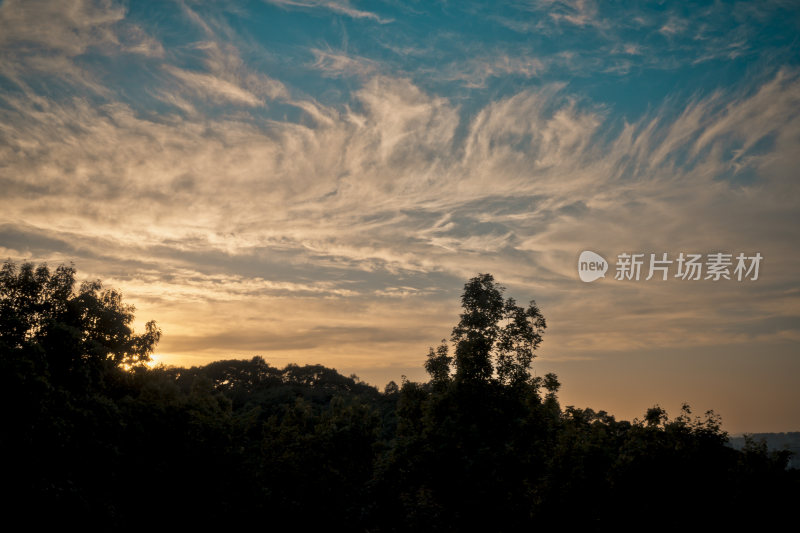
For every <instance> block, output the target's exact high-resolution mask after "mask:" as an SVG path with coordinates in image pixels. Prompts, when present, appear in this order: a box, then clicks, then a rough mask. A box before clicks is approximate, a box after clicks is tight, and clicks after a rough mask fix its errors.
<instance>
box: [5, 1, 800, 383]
mask: <svg viewBox="0 0 800 533" xmlns="http://www.w3.org/2000/svg"><path fill="white" fill-rule="evenodd" d="M265 5H266V7H265ZM65 6H66V5H65V4H57V3H53V4H51V3H40V2H29V3H18V2H5V3H3V4H0V27H2V28H3V29H7V30H8V31H6V32H2V31H0V48H2V52H3V54H2V55H1V56H0V57H2V58H3V59H0V190H2V196H0V206H1V207H2V209H0V255H3V256H5V257H11V258H19V259H33V260H47V261H50V262H51V264H52V263H55V262H60V261H70V260H74V261H76V264H77V267H78V270H79V272H80V273H85V274H86V275H87V276H90V277H99V278H102V279H104V280H106V281H107V282H108V283H109V284H111V285H114V286H117V287H120V288H121V289H122V290H123V292H124V293H125V294H126V295H127V296H128V298H130V299H131V301H134V302H135V303H137V304H138V305H139V307H140V314H141V315H142V316H141V318H142V319H143V320H144V319H148V318H156V319H157V320H158V321H159V323H160V324H161V325H162V327H163V328H164V330H165V337H164V341H163V343H162V356H163V357H164V360H166V361H167V362H175V363H188V364H196V363H198V362H201V361H202V358H204V357H207V358H211V357H215V358H220V357H227V356H231V355H234V356H237V357H240V356H241V357H249V356H252V355H254V354H256V353H268V354H269V358H270V360H271V361H278V362H283V363H287V362H323V363H325V364H330V365H334V366H337V365H338V366H341V365H345V366H344V367H345V368H347V369H359V371H365V372H366V374H365V375H367V376H369V377H370V379H375V380H378V381H380V380H383V381H386V380H388V378H387V375H388V374H387V373H390V372H399V371H402V372H404V373H409V372H417V374H411V373H409V374H408V375H411V376H412V377H414V376H421V372H422V371H421V370H419V368H420V362H421V359H422V358H423V357H424V354H425V351H426V348H427V346H428V345H430V344H432V343H435V342H437V341H438V340H439V339H440V338H441V337H442V336H446V335H447V333H448V331H449V328H450V327H452V324H453V322H454V320H456V319H457V296H458V294H457V293H458V289H459V288H460V287H461V285H462V284H463V282H464V280H465V279H467V278H469V277H471V276H473V275H475V274H476V273H477V272H492V273H493V274H494V275H495V276H496V277H497V279H498V280H500V281H501V282H502V283H504V284H506V285H507V286H509V287H510V293H513V294H514V295H515V296H517V295H519V296H522V297H523V298H527V297H528V296H535V297H536V299H537V301H538V302H539V303H540V304H542V305H543V308H544V311H545V314H546V316H547V317H548V322H549V324H551V327H550V329H549V331H548V338H547V342H546V344H545V345H544V351H543V352H542V354H543V355H544V359H545V360H546V361H549V362H550V363H552V364H556V365H557V364H560V363H559V362H567V361H580V362H581V364H589V363H587V361H592V360H593V359H596V358H598V357H606V356H608V354H610V353H634V352H640V351H641V352H647V351H648V350H650V351H652V350H671V349H674V350H681V351H687V350H688V351H691V350H695V352H691V353H700V352H702V351H703V350H710V351H714V350H716V351H720V350H721V349H722V348H720V347H721V346H727V345H726V344H725V343H730V342H735V343H736V345H737V346H746V345H748V346H749V345H750V344H752V343H756V342H758V343H764V345H769V346H773V347H776V350H778V353H783V354H785V353H788V352H787V351H786V348H785V347H786V346H791V345H792V344H791V343H796V342H797V339H798V333H797V328H796V326H795V324H796V321H795V318H796V315H797V311H796V310H797V308H798V305H800V304H799V303H798V298H800V293H798V291H797V289H796V283H795V281H794V279H795V277H796V276H795V272H794V269H795V266H796V262H797V252H796V251H795V250H794V243H795V242H797V241H798V240H800V235H798V230H797V228H798V227H800V224H798V211H799V210H800V206H799V205H798V202H797V198H798V192H800V191H798V184H797V180H796V179H795V174H796V168H797V167H798V163H800V160H798V156H797V154H798V153H800V150H798V146H800V117H799V116H798V111H797V110H798V109H800V102H799V101H798V94H800V74H798V72H799V71H798V68H799V67H798V66H797V65H796V64H794V63H792V61H791V60H790V59H789V58H790V56H791V54H789V53H788V52H787V51H791V49H792V46H791V42H790V43H789V44H787V40H786V39H787V37H786V35H787V33H786V32H783V33H781V32H769V31H767V30H765V29H764V27H762V26H760V25H759V24H762V22H763V20H768V21H771V22H770V24H772V25H773V26H774V25H776V24H778V25H780V24H784V26H781V28H784V29H785V24H789V22H785V21H784V19H785V18H786V17H783V15H784V14H785V9H786V8H785V6H781V5H780V4H779V3H775V4H769V5H767V6H765V7H764V8H761V9H756V10H755V11H754V12H753V11H752V9H753V8H748V9H750V11H748V9H745V8H743V7H742V6H735V7H734V8H733V9H730V10H726V9H723V8H722V7H720V6H718V5H711V6H705V7H704V8H703V9H702V10H694V11H693V12H692V14H693V15H694V16H692V17H688V16H686V13H685V12H684V11H683V10H682V9H681V8H680V6H678V5H673V4H670V5H667V6H665V8H664V9H663V10H661V11H658V10H650V9H649V8H634V7H624V9H621V10H620V9H619V8H618V7H614V6H610V5H609V4H602V3H592V2H533V3H515V4H513V5H510V6H501V7H497V8H492V9H491V10H490V12H489V13H488V15H491V16H487V17H479V16H477V15H476V13H478V14H487V13H484V11H485V10H486V9H487V8H486V7H485V6H484V5H482V4H477V5H472V4H466V5H465V6H462V5H461V4H459V5H448V6H445V7H442V8H441V9H439V8H438V7H436V8H435V7H430V6H419V9H416V10H410V9H395V8H394V6H390V7H387V6H386V5H383V4H374V5H372V6H371V7H370V9H372V10H373V11H374V12H373V11H369V12H368V11H363V10H361V9H360V7H363V5H362V4H350V3H343V2H311V1H308V2H294V1H292V2H287V1H275V2H267V3H265V4H257V3H256V4H252V5H248V6H236V7H230V6H227V7H225V8H224V9H223V8H220V6H217V5H211V4H197V3H181V4H178V6H177V7H178V9H174V8H175V6H174V5H172V4H170V5H168V6H167V7H163V6H162V7H161V8H155V7H153V10H155V11H157V13H156V14H155V15H153V14H152V13H150V10H141V9H138V8H139V7H140V5H139V4H130V5H129V6H127V9H123V8H122V7H120V6H119V4H117V3H111V2H107V3H104V2H95V3H89V2H80V3H77V4H75V7H73V8H70V9H68V8H67V7H65ZM274 6H278V7H280V8H281V9H278V10H276V9H274ZM440 7H441V6H440ZM162 8H163V11H159V9H162ZM390 8H391V9H390ZM259 9H260V10H262V11H263V12H262V11H259ZM288 11H291V13H290V14H289V13H288ZM320 13H323V14H326V15H330V14H334V15H335V14H338V15H343V16H342V17H321V16H319V14H320ZM389 13H391V16H390V15H389ZM42 15H48V16H47V17H44V19H42V20H43V22H41V28H44V29H41V28H37V27H35V26H36V25H35V23H34V22H35V21H37V20H39V18H40V17H41V16H42ZM289 15H291V16H290V17H289ZM756 15H757V16H756ZM284 16H286V17H288V18H291V19H293V20H294V19H295V18H302V20H303V21H304V22H305V23H306V24H302V25H295V26H293V27H292V28H291V31H285V30H286V29H285V28H283V27H282V24H283V23H284V19H283V18H282V17H284ZM759 17H761V18H759ZM390 18H393V19H396V20H394V22H393V23H392V24H391V25H383V24H380V25H379V24H375V23H376V22H387V21H388V20H389V19H390ZM776 20H777V22H776ZM789 20H790V19H789ZM167 21H168V22H167ZM759 21H762V22H759ZM779 23H780V24H779ZM48 24H50V25H52V26H53V28H52V31H49V32H47V31H46V27H47V25H48ZM764 24H766V23H764ZM169 25H172V26H170V27H169V30H170V31H167V26H169ZM16 26H19V28H17V27H16ZM467 27H469V28H470V30H469V31H466V30H464V28H467ZM666 27H671V28H673V29H674V31H672V30H670V31H659V30H661V29H664V28H666ZM498 28H499V29H498ZM506 28H510V29H506ZM773 33H774V34H775V35H774V36H773V35H772V34H773ZM792 38H793V37H792ZM759 40H761V41H765V42H768V43H769V44H768V46H767V48H766V51H764V50H763V49H762V48H759V46H762V47H763V46H764V45H757V43H756V41H759ZM759 42H760V41H759ZM759 54H760V55H759ZM754 58H761V61H760V62H757V63H753V61H754ZM698 62H700V63H698ZM734 67H736V68H740V70H739V71H737V70H734ZM694 69H697V70H694ZM701 70H702V72H701ZM706 72H709V73H713V74H714V75H713V76H712V75H711V74H708V75H706V74H705V73H706ZM742 72H745V73H746V74H747V75H746V76H745V75H741V74H742ZM717 74H718V75H719V76H720V77H719V78H717V77H716V76H717ZM712 78H713V81H709V80H712ZM723 78H724V79H725V80H734V81H731V82H730V83H728V82H727V81H726V82H724V83H723V82H722V81H719V80H720V79H723ZM587 248H590V249H594V250H595V251H597V252H599V253H602V254H605V255H606V256H609V257H611V256H613V254H615V253H620V252H625V251H627V252H634V251H635V252H662V251H665V252H669V253H673V254H674V253H678V252H680V251H695V252H700V253H707V252H713V251H716V250H717V249H720V250H730V251H743V252H748V253H750V252H754V251H760V252H761V253H762V254H763V255H764V256H765V257H767V258H768V259H767V262H765V265H764V267H765V269H767V270H765V271H764V276H763V279H762V280H760V281H759V282H758V283H754V284H750V285H746V284H739V285H736V284H733V285H727V286H725V287H724V288H721V286H720V285H717V284H713V283H710V282H709V283H706V284H702V285H701V284H696V285H687V284H683V285H681V284H680V283H679V282H664V283H663V284H660V285H659V284H657V283H654V282H653V283H644V282H642V283H640V284H638V285H637V284H634V283H628V284H626V283H622V282H619V283H616V284H615V283H614V282H613V281H611V282H609V283H603V282H599V283H597V284H593V285H591V286H587V285H583V284H581V283H580V282H579V281H577V280H576V276H575V275H574V274H575V273H574V269H575V261H576V259H577V254H578V253H579V252H580V250H583V249H587ZM607 281H608V280H607ZM743 309H747V310H749V311H748V312H743ZM287 310H288V311H287ZM196 324H203V325H204V326H203V328H197V327H196V326H195V325H196ZM766 331H768V332H769V333H768V334H767V333H765V332H766ZM426 339H427V340H426ZM781 343H783V344H781ZM781 350H783V351H781ZM647 353H650V352H647ZM687 353H689V352H687ZM598 354H605V355H598ZM376 369H377V370H376ZM409 369H412V370H409ZM413 369H416V370H413ZM384 378H386V379H384ZM396 378H397V376H396V375H392V378H391V379H396Z"/></svg>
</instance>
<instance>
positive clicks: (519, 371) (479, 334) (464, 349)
mask: <svg viewBox="0 0 800 533" xmlns="http://www.w3.org/2000/svg"><path fill="white" fill-rule="evenodd" d="M504 291H505V287H503V286H502V285H499V284H497V283H496V282H495V281H494V277H493V276H492V275H491V274H479V275H478V276H476V277H474V278H472V279H470V280H469V281H468V282H467V283H466V284H465V285H464V292H463V293H462V295H461V306H462V309H463V312H462V313H461V317H460V320H459V322H458V324H457V325H456V326H455V327H454V328H453V332H452V336H451V341H452V342H453V343H454V344H455V357H454V358H453V359H452V360H451V358H450V357H449V356H448V355H447V349H446V346H445V345H444V344H442V345H441V346H440V347H439V348H438V349H437V350H436V352H434V351H433V349H431V352H430V354H429V356H428V361H427V362H426V365H425V368H426V370H427V371H428V373H429V374H430V375H431V377H432V378H433V380H434V382H436V383H442V382H443V381H445V380H446V378H447V376H448V375H449V366H450V364H451V361H452V363H454V364H455V377H454V378H455V379H456V380H457V381H460V382H487V381H490V380H492V379H494V380H497V381H498V382H499V383H502V384H506V385H513V384H521V383H525V382H527V381H528V380H529V379H530V365H531V361H532V360H533V358H534V351H535V350H536V348H537V347H538V346H539V344H541V342H542V334H543V333H544V330H545V328H546V327H547V324H546V322H545V319H544V317H543V316H542V313H541V312H540V310H539V308H538V307H537V306H536V302H535V301H533V300H531V302H530V304H529V305H528V307H527V308H523V307H520V306H518V305H517V303H516V301H515V300H514V299H513V298H507V299H504V298H503V292H504Z"/></svg>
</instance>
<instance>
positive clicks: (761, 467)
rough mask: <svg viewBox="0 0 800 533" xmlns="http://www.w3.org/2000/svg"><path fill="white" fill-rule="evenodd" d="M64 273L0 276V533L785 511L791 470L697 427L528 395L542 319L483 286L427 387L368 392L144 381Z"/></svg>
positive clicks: (116, 326) (133, 354)
mask: <svg viewBox="0 0 800 533" xmlns="http://www.w3.org/2000/svg"><path fill="white" fill-rule="evenodd" d="M74 275H75V272H74V270H73V269H72V268H71V267H59V268H58V269H56V270H55V271H54V272H51V271H49V270H48V269H47V268H46V267H43V266H41V267H38V268H34V267H33V266H32V265H29V264H25V265H22V266H20V267H16V266H15V265H13V264H11V263H7V264H6V265H5V266H4V267H3V269H2V271H1V272H0V377H1V379H2V380H3V382H2V385H3V386H2V388H0V391H2V392H0V394H2V402H1V404H2V406H3V413H2V414H3V431H2V433H0V453H2V456H3V457H4V458H6V462H7V465H6V468H5V470H4V476H3V478H2V480H3V481H2V482H3V484H4V485H5V486H4V488H5V489H6V490H5V493H6V494H11V496H10V497H9V498H7V499H6V500H4V503H3V505H4V507H5V509H3V510H4V511H5V515H6V517H7V519H9V520H11V519H13V518H20V519H24V520H25V523H26V524H27V525H28V527H32V528H37V527H41V526H53V525H58V526H59V527H63V526H64V525H65V524H78V523H80V524H81V526H82V527H88V528H89V529H93V528H98V529H104V530H119V529H133V528H135V527H160V528H162V527H163V528H166V527H180V528H186V527H202V528H212V527H220V528H225V529H231V528H234V527H237V526H243V525H248V526H251V525H252V524H253V523H264V524H265V527H267V528H272V529H278V530H281V529H289V528H291V529H295V530H301V531H304V530H312V529H314V530H319V529H323V528H324V529H329V530H342V531H356V530H359V531H410V530H423V531H465V530H468V531H471V530H476V529H485V530H489V531H520V530H531V529H535V528H545V527H554V526H558V527H561V528H564V527H566V528H573V527H574V528H580V529H587V530H596V531H597V530H615V531H617V530H626V529H633V528H637V529H641V528H645V527H646V528H647V529H660V528H664V529H665V528H682V529H687V528H688V529H697V528H699V527H713V528H714V529H722V528H724V527H730V528H734V529H741V528H742V527H746V526H753V527H755V526H758V527H759V528H763V527H765V526H768V525H769V524H770V521H771V520H776V521H777V520H779V519H781V518H785V517H786V516H787V515H788V514H789V513H790V512H791V511H790V510H791V509H792V507H791V505H792V504H793V502H794V501H796V498H797V496H798V494H800V489H799V488H798V487H799V486H800V477H798V471H797V470H790V469H787V468H786V466H787V461H788V453H785V452H771V451H769V450H768V449H767V447H766V445H765V444H763V443H761V442H758V441H755V440H750V441H748V442H747V443H746V444H745V446H744V447H743V449H742V450H741V451H737V450H735V449H733V448H731V447H728V446H727V445H726V443H727V434H726V433H725V432H724V431H723V430H722V428H721V422H720V419H719V417H718V416H717V415H715V414H714V413H713V412H708V413H706V414H705V415H704V416H703V417H695V416H693V415H692V413H691V410H690V408H689V406H688V405H687V406H684V408H683V409H682V411H681V413H680V414H679V415H678V416H677V417H675V418H673V419H670V418H669V416H668V414H667V413H666V411H665V410H663V409H662V408H661V407H659V406H655V407H653V408H651V409H649V410H648V411H647V412H646V413H645V415H644V417H643V418H642V419H641V420H634V421H633V422H627V421H617V420H616V419H615V418H614V417H613V416H611V415H609V414H608V413H606V412H604V411H597V412H596V411H594V410H592V409H589V408H585V409H579V408H576V407H573V406H567V407H565V408H562V407H561V406H560V404H559V401H558V396H557V393H558V390H559V387H560V383H559V381H558V378H557V377H556V376H555V375H553V374H547V375H546V376H544V377H539V378H532V377H531V376H530V373H529V372H530V364H531V361H532V359H533V355H534V350H535V349H536V347H537V346H538V345H539V343H541V335H542V332H543V330H544V328H545V322H544V318H543V317H542V316H541V313H540V311H539V310H538V308H537V307H536V306H535V304H534V303H533V302H531V304H530V305H529V306H528V307H527V308H525V309H522V308H520V307H518V306H517V305H516V304H515V303H514V300H513V299H511V298H504V297H503V290H504V289H503V288H502V287H500V286H499V285H497V284H496V283H495V282H494V280H493V278H492V277H491V276H490V275H488V274H484V275H479V276H478V277H476V278H473V279H472V280H470V281H469V282H467V284H466V285H465V289H464V295H463V297H462V305H463V313H462V315H461V319H460V321H459V323H458V325H457V326H456V327H455V328H454V329H453V335H452V338H451V340H452V342H453V344H454V347H455V348H454V350H455V356H454V357H452V358H451V356H450V355H449V347H448V346H447V344H446V343H445V342H443V343H442V345H440V346H439V347H438V348H436V349H433V348H431V350H430V352H429V354H428V359H427V361H426V363H425V368H426V370H428V372H429V374H430V375H431V380H430V381H429V382H427V383H414V382H410V381H408V380H405V379H404V380H403V382H402V384H401V385H400V386H398V385H397V384H395V383H394V382H392V383H390V384H389V385H387V386H386V388H385V390H384V392H383V393H381V392H379V391H378V390H377V389H376V388H374V387H372V386H370V385H367V384H365V383H363V382H360V381H359V380H358V379H357V378H355V377H353V376H351V377H345V376H343V375H341V374H339V373H338V372H336V371H335V370H333V369H329V368H325V367H323V366H319V365H307V366H298V365H288V366H286V367H285V368H282V369H279V368H275V367H272V366H270V365H269V364H268V363H267V362H266V361H265V360H264V359H263V358H261V357H255V358H253V359H251V360H248V361H242V360H226V361H217V362H214V363H211V364H208V365H204V366H200V367H192V368H175V367H164V366H158V367H155V368H148V367H147V366H146V365H144V364H143V363H145V362H146V361H147V360H148V358H149V356H150V354H151V353H152V350H153V348H154V346H155V344H156V342H157V341H158V339H159V331H158V329H157V328H156V327H155V324H153V323H150V324H149V325H148V327H147V330H146V331H145V332H144V333H143V334H140V335H136V334H134V333H133V331H132V330H131V329H130V323H131V321H132V319H133V309H132V307H130V306H126V305H125V304H123V303H122V300H121V296H120V295H119V293H118V292H116V291H113V290H103V289H102V287H101V286H100V284H99V283H96V282H95V283H88V284H84V285H82V286H81V287H80V288H79V289H78V290H77V291H75V290H74V284H75V282H74Z"/></svg>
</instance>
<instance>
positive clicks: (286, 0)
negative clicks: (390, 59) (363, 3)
mask: <svg viewBox="0 0 800 533" xmlns="http://www.w3.org/2000/svg"><path fill="white" fill-rule="evenodd" d="M264 2H266V3H268V4H273V5H276V6H279V7H283V8H306V9H309V8H311V9H314V8H322V9H326V10H328V11H332V12H333V13H337V14H340V15H346V16H348V17H352V18H355V19H369V20H374V21H375V22H379V23H381V24H387V23H389V22H392V19H386V18H383V17H380V16H378V15H377V14H375V13H372V12H370V11H363V10H361V9H357V8H355V7H353V6H352V5H351V3H350V2H349V1H348V0H264Z"/></svg>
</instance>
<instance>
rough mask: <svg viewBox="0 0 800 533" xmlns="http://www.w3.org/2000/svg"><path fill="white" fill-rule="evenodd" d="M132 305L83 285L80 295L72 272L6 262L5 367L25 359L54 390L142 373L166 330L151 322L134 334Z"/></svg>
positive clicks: (1, 290)
mask: <svg viewBox="0 0 800 533" xmlns="http://www.w3.org/2000/svg"><path fill="white" fill-rule="evenodd" d="M133 312H134V307H133V306H132V305H127V304H123V303H122V295H121V294H120V293H119V292H118V291H116V290H113V289H103V286H102V284H101V283H100V282H99V281H92V282H84V283H82V284H81V285H80V288H79V289H78V290H77V291H75V269H74V268H73V267H72V266H69V267H68V266H64V265H61V266H59V267H58V268H57V269H56V270H55V272H51V271H50V269H49V268H48V267H47V265H44V264H42V265H40V266H38V267H36V268H34V266H33V264H32V263H23V264H22V265H21V266H19V267H17V265H16V264H15V263H13V262H11V261H7V262H6V263H5V264H4V265H3V267H2V269H0V353H1V354H2V358H3V359H4V362H5V363H6V364H10V362H11V361H12V360H18V359H19V358H23V359H28V360H29V362H31V363H33V364H35V365H36V366H37V368H39V369H40V370H41V371H42V372H41V373H42V374H44V375H46V376H48V378H49V379H50V380H51V381H54V382H55V383H54V384H57V385H67V384H68V383H72V384H73V385H75V386H77V387H81V388H82V387H86V386H89V385H90V384H92V383H97V381H98V380H99V379H101V378H102V376H103V375H104V374H105V373H106V372H107V371H109V370H111V369H116V368H123V369H131V368H134V367H141V366H143V365H144V364H145V363H147V362H148V361H149V360H150V356H151V354H152V353H153V350H154V348H155V345H156V343H158V341H159V339H160V338H161V331H160V330H159V329H158V327H157V326H156V323H155V322H153V321H150V322H148V323H147V324H146V326H145V332H144V333H142V334H138V335H137V334H135V333H134V332H133V329H132V328H131V326H130V324H131V322H132V321H133V318H134V315H133Z"/></svg>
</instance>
